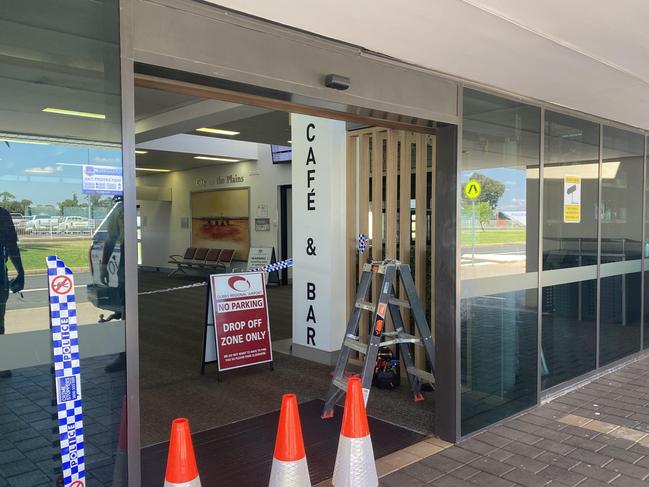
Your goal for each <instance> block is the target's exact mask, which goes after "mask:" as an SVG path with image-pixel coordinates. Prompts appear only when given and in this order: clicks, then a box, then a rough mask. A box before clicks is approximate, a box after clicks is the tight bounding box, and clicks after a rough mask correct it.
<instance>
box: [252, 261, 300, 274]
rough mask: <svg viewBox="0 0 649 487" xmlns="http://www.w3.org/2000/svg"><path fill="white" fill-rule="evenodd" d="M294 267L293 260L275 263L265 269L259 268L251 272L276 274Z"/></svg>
mask: <svg viewBox="0 0 649 487" xmlns="http://www.w3.org/2000/svg"><path fill="white" fill-rule="evenodd" d="M292 266H293V259H286V260H282V261H280V262H275V263H273V264H268V265H266V266H264V267H259V268H257V269H252V270H251V271H250V272H266V273H268V272H275V271H281V270H282V269H288V268H289V267H292Z"/></svg>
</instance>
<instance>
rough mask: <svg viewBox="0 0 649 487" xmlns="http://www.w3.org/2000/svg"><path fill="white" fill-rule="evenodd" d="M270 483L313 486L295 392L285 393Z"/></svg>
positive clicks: (287, 486)
mask: <svg viewBox="0 0 649 487" xmlns="http://www.w3.org/2000/svg"><path fill="white" fill-rule="evenodd" d="M268 487H311V479H310V478H309V467H308V465H307V463H306V453H305V452H304V440H303V439H302V426H301V425H300V413H299V411H298V407H297V397H296V396H295V394H284V396H283V397H282V409H281V411H280V413H279V425H278V427H277V439H276V440H275V453H274V454H273V467H272V469H271V471H270V481H269V483H268Z"/></svg>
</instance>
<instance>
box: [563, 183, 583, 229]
mask: <svg viewBox="0 0 649 487" xmlns="http://www.w3.org/2000/svg"><path fill="white" fill-rule="evenodd" d="M563 222H564V223H580V222H581V176H564V177H563Z"/></svg>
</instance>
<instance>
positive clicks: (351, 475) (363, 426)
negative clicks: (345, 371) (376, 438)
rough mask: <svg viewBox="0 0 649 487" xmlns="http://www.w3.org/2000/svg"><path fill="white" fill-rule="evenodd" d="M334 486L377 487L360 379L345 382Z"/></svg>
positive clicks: (352, 378)
mask: <svg viewBox="0 0 649 487" xmlns="http://www.w3.org/2000/svg"><path fill="white" fill-rule="evenodd" d="M332 485H333V487H377V486H378V485H379V479H378V475H377V473H376V463H375V462H374V450H373V448H372V439H371V438H370V427H369V425H368V424H367V413H366V412H365V401H364V400H363V386H362V384H361V379H360V378H359V377H351V378H349V379H348V381H347V395H346V397H345V412H344V413H343V427H342V429H341V431H340V440H339V441H338V453H337V454H336V466H335V467H334V476H333V479H332Z"/></svg>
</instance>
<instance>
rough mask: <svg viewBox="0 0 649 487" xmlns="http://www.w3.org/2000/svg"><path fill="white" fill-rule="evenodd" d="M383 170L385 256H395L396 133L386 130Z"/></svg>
mask: <svg viewBox="0 0 649 487" xmlns="http://www.w3.org/2000/svg"><path fill="white" fill-rule="evenodd" d="M387 139H388V143H387V148H386V152H387V164H386V165H387V167H386V171H385V258H386V259H396V258H397V133H396V131H394V130H389V131H388V137H387Z"/></svg>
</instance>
